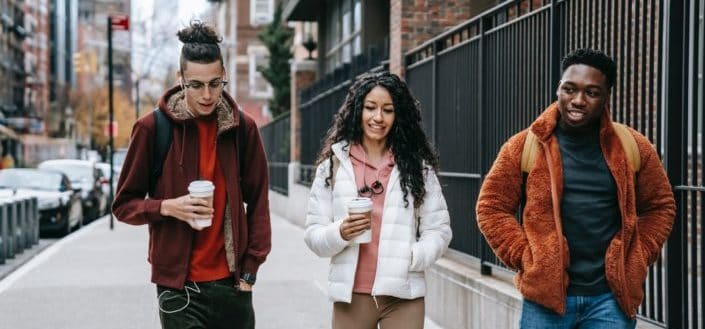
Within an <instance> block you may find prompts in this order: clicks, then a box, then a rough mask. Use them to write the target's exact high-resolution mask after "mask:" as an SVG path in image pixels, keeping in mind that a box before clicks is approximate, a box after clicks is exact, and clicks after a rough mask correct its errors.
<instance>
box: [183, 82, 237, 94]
mask: <svg viewBox="0 0 705 329" xmlns="http://www.w3.org/2000/svg"><path fill="white" fill-rule="evenodd" d="M181 84H182V85H183V87H184V88H188V89H191V90H195V91H198V92H201V91H203V89H204V88H205V87H206V85H208V89H209V90H211V91H214V92H220V91H221V90H223V88H224V87H225V86H226V85H227V84H228V80H221V79H215V80H212V81H210V82H208V83H207V84H206V83H203V82H201V81H197V80H194V81H190V82H188V83H187V82H186V81H184V80H181Z"/></svg>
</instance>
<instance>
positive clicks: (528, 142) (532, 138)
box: [521, 130, 539, 174]
mask: <svg viewBox="0 0 705 329" xmlns="http://www.w3.org/2000/svg"><path fill="white" fill-rule="evenodd" d="M538 148H539V142H538V141H537V140H536V135H534V133H533V132H532V131H531V130H529V131H528V133H527V134H526V139H525V140H524V149H523V150H522V151H521V172H523V173H527V174H528V173H529V172H530V171H531V169H533V168H534V162H536V152H537V151H538Z"/></svg>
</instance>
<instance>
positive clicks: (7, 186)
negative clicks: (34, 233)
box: [0, 168, 83, 234]
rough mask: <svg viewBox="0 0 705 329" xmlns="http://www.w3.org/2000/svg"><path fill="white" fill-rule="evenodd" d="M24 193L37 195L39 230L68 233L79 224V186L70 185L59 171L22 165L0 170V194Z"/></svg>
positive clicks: (80, 222) (12, 195) (81, 210)
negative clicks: (28, 167) (16, 167)
mask: <svg viewBox="0 0 705 329" xmlns="http://www.w3.org/2000/svg"><path fill="white" fill-rule="evenodd" d="M24 196H29V197H36V198H37V208H39V216H40V219H39V230H40V231H41V232H42V233H45V232H49V231H53V232H59V233H62V234H68V233H70V232H71V229H73V228H78V227H81V226H82V225H83V207H82V205H81V194H80V190H79V189H78V188H77V189H73V188H72V186H71V182H70V181H69V179H68V177H67V176H66V175H65V174H63V173H60V172H54V171H44V170H38V169H26V168H18V169H3V170H0V198H3V197H24Z"/></svg>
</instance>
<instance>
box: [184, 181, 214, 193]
mask: <svg viewBox="0 0 705 329" xmlns="http://www.w3.org/2000/svg"><path fill="white" fill-rule="evenodd" d="M214 189H215V185H213V183H212V182H211V181H207V180H195V181H193V182H191V184H189V185H188V191H189V192H208V191H213V190H214Z"/></svg>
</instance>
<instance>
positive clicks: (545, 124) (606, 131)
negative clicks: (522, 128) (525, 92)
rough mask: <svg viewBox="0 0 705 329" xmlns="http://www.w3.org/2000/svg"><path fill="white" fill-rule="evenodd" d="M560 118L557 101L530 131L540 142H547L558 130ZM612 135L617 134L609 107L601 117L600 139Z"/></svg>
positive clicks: (537, 119) (540, 116)
mask: <svg viewBox="0 0 705 329" xmlns="http://www.w3.org/2000/svg"><path fill="white" fill-rule="evenodd" d="M560 118H561V113H560V111H559V109H558V102H557V101H556V102H553V104H551V105H549V106H548V107H547V108H546V110H544V111H543V113H541V115H539V117H538V118H536V120H535V121H534V122H533V123H532V124H531V127H529V129H530V130H531V132H533V133H534V135H536V137H538V139H539V140H542V141H547V140H548V139H549V138H550V137H551V135H553V131H554V130H555V129H556V126H557V125H558V121H559V120H560ZM611 134H615V132H614V128H612V119H611V118H610V109H609V107H608V108H606V109H605V110H604V111H602V116H601V117H600V137H607V136H609V135H611Z"/></svg>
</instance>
